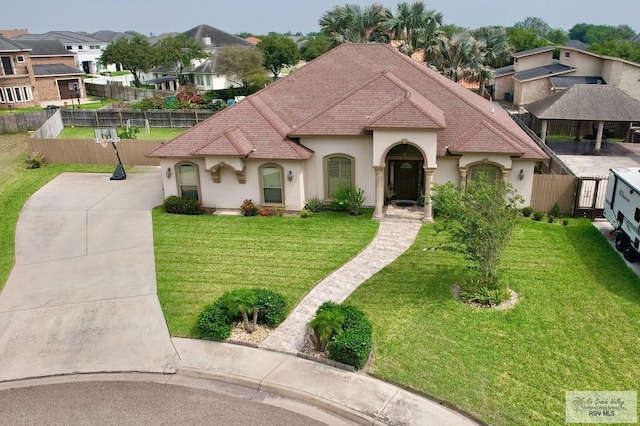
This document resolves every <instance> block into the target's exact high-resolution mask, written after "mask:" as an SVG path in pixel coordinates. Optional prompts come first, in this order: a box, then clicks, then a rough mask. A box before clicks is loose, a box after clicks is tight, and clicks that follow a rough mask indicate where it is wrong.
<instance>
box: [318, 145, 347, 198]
mask: <svg viewBox="0 0 640 426" xmlns="http://www.w3.org/2000/svg"><path fill="white" fill-rule="evenodd" d="M325 182H326V185H325V188H326V191H327V194H326V197H327V198H331V194H335V192H336V191H337V190H338V187H350V186H353V185H354V182H353V158H352V157H348V156H346V155H331V156H328V157H325Z"/></svg>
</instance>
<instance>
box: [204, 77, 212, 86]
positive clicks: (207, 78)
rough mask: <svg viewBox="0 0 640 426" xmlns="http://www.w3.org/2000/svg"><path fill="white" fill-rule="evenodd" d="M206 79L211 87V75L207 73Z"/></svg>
mask: <svg viewBox="0 0 640 426" xmlns="http://www.w3.org/2000/svg"><path fill="white" fill-rule="evenodd" d="M205 79H206V80H207V87H211V76H210V75H205Z"/></svg>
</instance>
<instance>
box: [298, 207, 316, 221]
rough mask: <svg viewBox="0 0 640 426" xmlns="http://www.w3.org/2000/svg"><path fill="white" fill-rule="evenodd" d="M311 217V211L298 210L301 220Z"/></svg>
mask: <svg viewBox="0 0 640 426" xmlns="http://www.w3.org/2000/svg"><path fill="white" fill-rule="evenodd" d="M311 216H313V213H312V212H311V210H308V209H302V210H300V217H301V218H302V219H307V218H309V217H311Z"/></svg>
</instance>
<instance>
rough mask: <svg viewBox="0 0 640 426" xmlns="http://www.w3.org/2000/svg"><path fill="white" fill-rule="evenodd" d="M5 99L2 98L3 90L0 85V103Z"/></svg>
mask: <svg viewBox="0 0 640 426" xmlns="http://www.w3.org/2000/svg"><path fill="white" fill-rule="evenodd" d="M5 102H6V101H5V100H4V90H2V88H1V87H0V104H3V103H5Z"/></svg>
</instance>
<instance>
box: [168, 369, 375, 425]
mask: <svg viewBox="0 0 640 426" xmlns="http://www.w3.org/2000/svg"><path fill="white" fill-rule="evenodd" d="M176 375H178V376H187V377H193V378H198V379H207V380H214V381H219V382H224V383H229V384H233V385H240V386H244V387H248V388H251V389H255V390H258V391H261V392H268V393H271V394H275V395H279V396H283V397H286V398H291V399H295V400H298V401H301V402H304V403H307V404H310V405H313V406H315V407H319V408H322V409H324V410H327V411H329V412H331V413H333V414H336V415H338V416H341V417H344V418H346V419H348V420H350V421H352V422H355V423H357V424H361V425H374V424H382V423H379V420H377V419H375V418H373V417H371V416H368V415H366V414H364V413H361V412H359V411H355V410H353V409H351V408H349V407H345V406H343V405H340V404H336V403H334V402H332V401H329V400H327V399H325V398H321V397H318V396H316V395H313V394H311V393H308V392H304V391H300V390H298V389H295V388H292V387H289V386H283V385H279V384H276V383H272V382H269V381H266V380H256V379H251V378H248V377H241V376H235V375H231V374H226V373H221V372H214V371H209V370H200V369H197V368H191V367H182V368H180V369H179V370H178V372H177V373H176Z"/></svg>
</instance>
